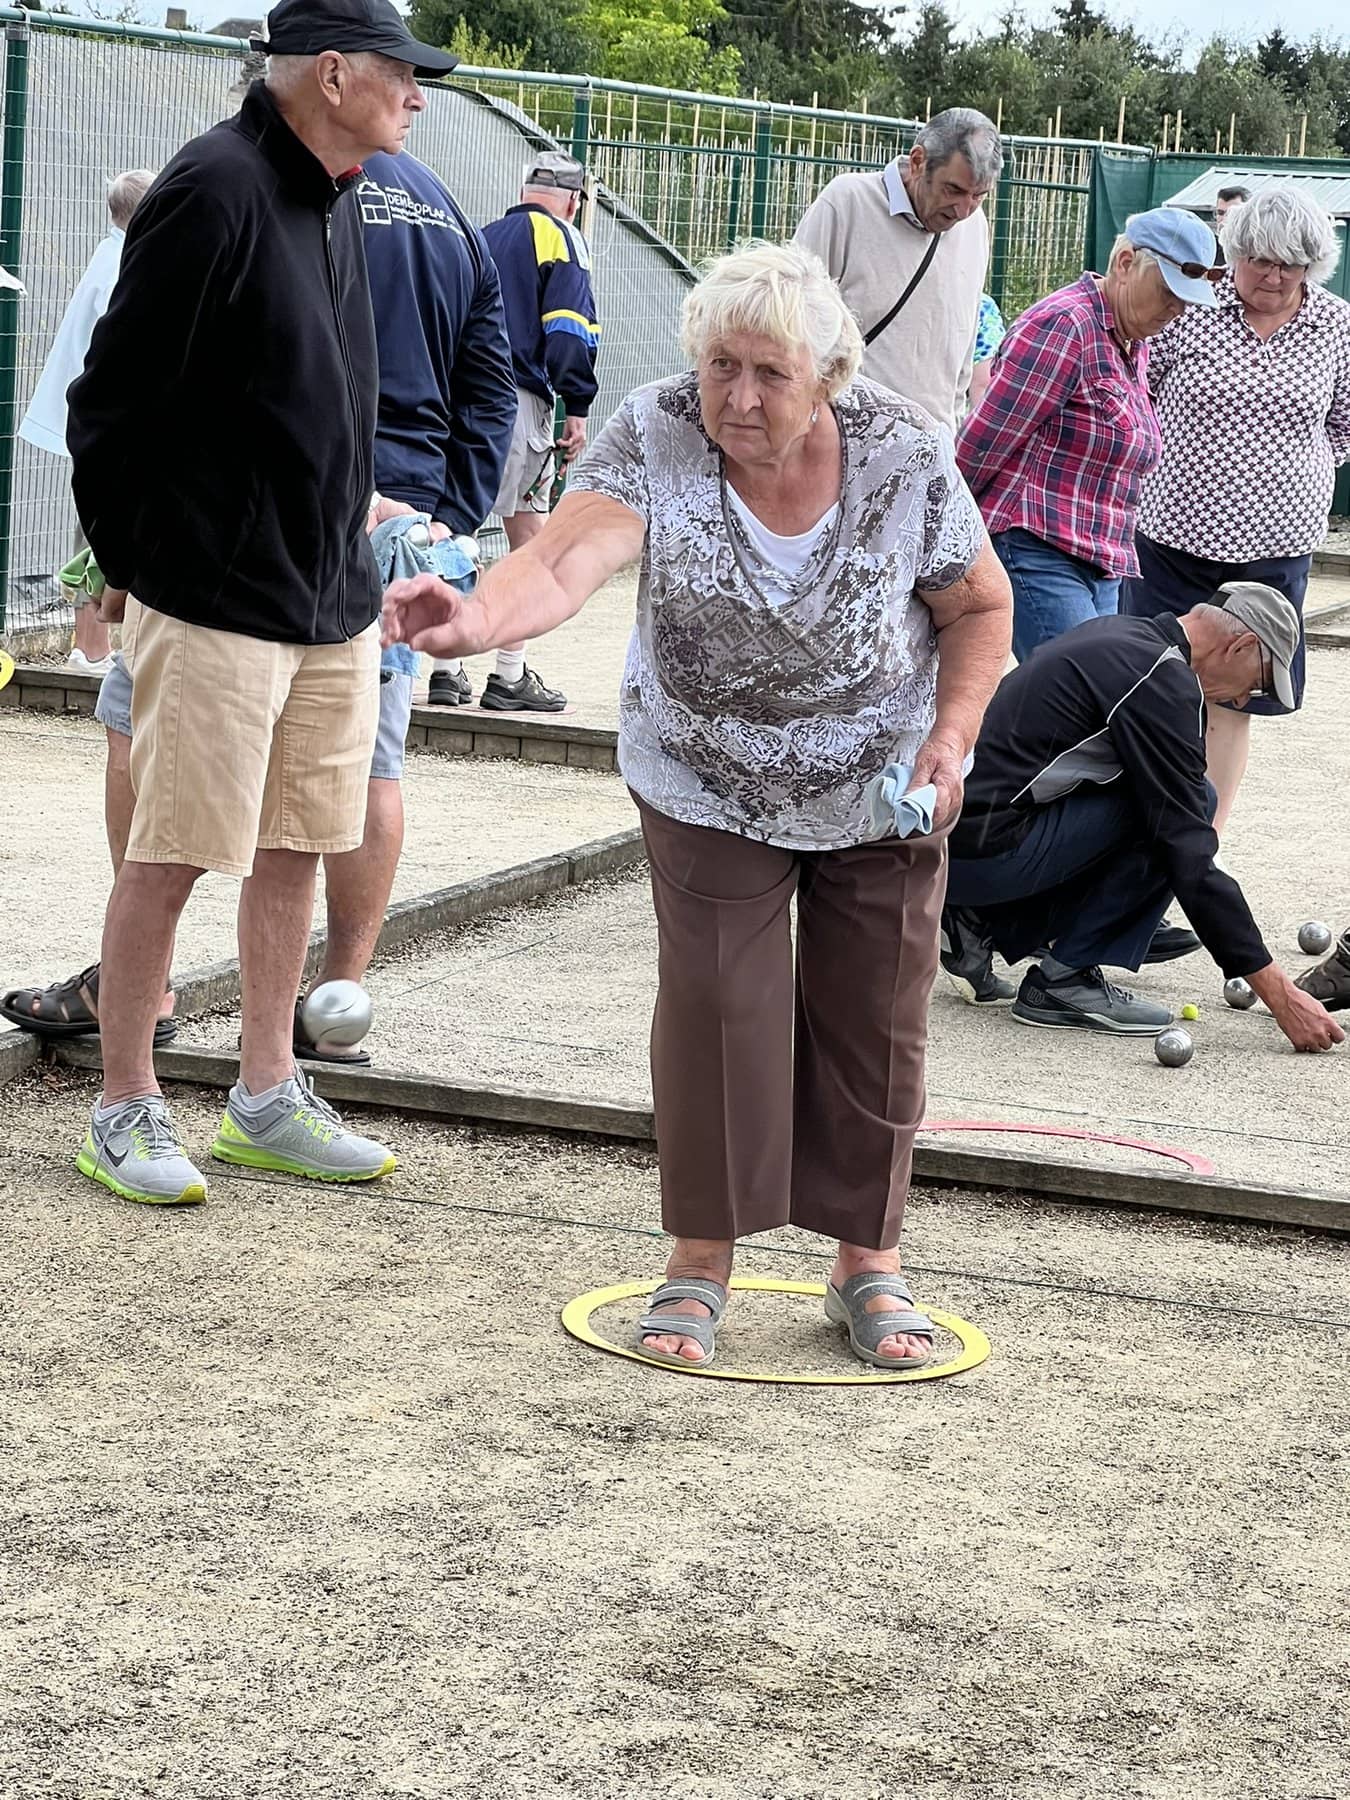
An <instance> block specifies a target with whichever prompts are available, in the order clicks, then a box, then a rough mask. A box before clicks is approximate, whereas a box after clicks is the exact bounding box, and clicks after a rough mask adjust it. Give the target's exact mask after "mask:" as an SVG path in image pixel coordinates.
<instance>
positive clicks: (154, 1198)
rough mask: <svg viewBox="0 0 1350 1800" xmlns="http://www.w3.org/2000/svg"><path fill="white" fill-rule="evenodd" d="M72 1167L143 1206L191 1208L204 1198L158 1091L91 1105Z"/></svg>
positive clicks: (199, 1179)
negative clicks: (113, 1103)
mask: <svg viewBox="0 0 1350 1800" xmlns="http://www.w3.org/2000/svg"><path fill="white" fill-rule="evenodd" d="M75 1166H76V1168H78V1169H79V1171H80V1173H81V1174H82V1175H87V1176H88V1177H89V1179H90V1180H91V1181H97V1182H98V1183H99V1184H100V1185H101V1186H103V1187H105V1188H108V1189H109V1190H110V1191H111V1192H112V1193H114V1194H120V1195H121V1197H122V1198H123V1199H124V1200H139V1201H142V1202H143V1203H144V1204H146V1205H148V1206H192V1205H196V1204H198V1203H200V1202H201V1201H203V1200H205V1198H206V1181H205V1178H204V1177H203V1175H202V1173H201V1171H200V1170H199V1169H198V1168H196V1167H195V1166H194V1164H193V1163H192V1162H190V1161H189V1159H188V1158H187V1156H186V1155H185V1154H184V1151H183V1146H182V1145H181V1144H180V1143H179V1141H178V1133H177V1132H176V1131H175V1130H174V1128H173V1121H172V1119H170V1117H169V1109H168V1107H167V1106H166V1105H165V1104H164V1097H163V1095H162V1094H142V1095H140V1096H139V1097H138V1098H137V1099H135V1100H124V1101H123V1102H122V1103H121V1105H120V1106H111V1107H107V1108H105V1107H102V1106H96V1107H95V1108H94V1111H93V1116H92V1118H91V1119H90V1121H89V1133H88V1136H87V1137H86V1138H85V1140H84V1143H83V1144H82V1145H81V1146H80V1153H79V1155H78V1156H77V1157H76V1158H75Z"/></svg>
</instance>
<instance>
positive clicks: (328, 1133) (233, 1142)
mask: <svg viewBox="0 0 1350 1800" xmlns="http://www.w3.org/2000/svg"><path fill="white" fill-rule="evenodd" d="M211 1154H212V1156H214V1157H215V1158H216V1159H217V1160H218V1161H220V1162H228V1163H240V1164H242V1165H243V1166H244V1167H245V1168H246V1169H280V1170H282V1171H284V1173H285V1174H287V1175H306V1176H308V1177H309V1178H310V1179H311V1180H312V1181H374V1180H376V1179H377V1178H378V1177H379V1176H381V1175H387V1174H388V1173H389V1172H390V1170H391V1169H393V1168H394V1167H395V1166H396V1164H397V1160H398V1159H397V1158H396V1157H395V1155H394V1153H393V1151H392V1150H390V1149H389V1148H388V1146H387V1145H385V1144H377V1143H376V1142H375V1141H374V1139H373V1138H364V1137H358V1136H357V1135H356V1133H355V1132H354V1131H348V1130H347V1128H346V1126H345V1125H344V1124H343V1123H342V1120H341V1119H340V1118H339V1117H338V1115H337V1113H336V1112H335V1111H334V1110H333V1108H332V1107H331V1106H330V1105H329V1104H328V1102H327V1101H326V1100H321V1099H320V1098H319V1096H318V1095H317V1094H316V1093H315V1092H314V1089H313V1088H312V1087H311V1086H310V1085H309V1082H308V1081H307V1080H306V1079H305V1077H304V1075H303V1074H302V1073H301V1072H300V1070H299V1069H297V1070H296V1072H295V1074H294V1075H293V1076H292V1077H291V1079H290V1080H289V1081H287V1082H284V1083H283V1084H282V1086H281V1087H279V1088H278V1089H277V1091H276V1092H275V1093H274V1094H273V1096H272V1098H271V1099H270V1100H269V1101H268V1102H267V1103H266V1105H265V1106H263V1107H260V1108H257V1107H250V1106H249V1105H248V1097H247V1096H246V1095H242V1094H241V1093H240V1089H239V1086H238V1084H237V1083H236V1085H235V1086H234V1087H232V1088H231V1089H230V1097H229V1099H228V1100H227V1101H226V1103H225V1116H224V1117H223V1118H222V1119H221V1121H220V1130H219V1131H218V1132H217V1133H216V1141H215V1143H214V1144H212V1146H211Z"/></svg>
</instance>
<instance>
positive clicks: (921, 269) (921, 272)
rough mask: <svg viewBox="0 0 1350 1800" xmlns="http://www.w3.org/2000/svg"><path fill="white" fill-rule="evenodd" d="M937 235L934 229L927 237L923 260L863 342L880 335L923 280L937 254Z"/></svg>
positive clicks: (868, 342)
mask: <svg viewBox="0 0 1350 1800" xmlns="http://www.w3.org/2000/svg"><path fill="white" fill-rule="evenodd" d="M938 235H939V234H938V233H937V232H936V231H935V232H934V233H933V235H932V237H931V238H929V240H928V248H927V249H926V250H925V251H924V253H923V261H922V262H921V263H920V264H919V266H918V268H917V269H916V270H915V271H914V273H913V274H912V275H911V276H910V278H909V286H908V287H907V288H906V289H905V291H904V293H903V294H901V296H900V298H899V299H898V300H897V301H896V303H895V305H894V306H893V307H892V308H891V310H890V311H889V312H888V313H887V314H886V317H885V318H884V319H882V320H880V321H879V322H878V323H877V324H875V325H874V326H873V327H872V329H871V330H870V331H869V332H868V333H867V334H866V335H865V336H864V338H863V343H864V344H871V343H873V342H875V340H876V339H877V338H879V337H880V336H881V334H882V332H883V331H885V329H886V327H887V326H888V325H889V324H891V323H892V321H893V320H894V319H895V318H896V317H897V315H898V314H899V312H900V310H901V308H902V307H903V306H904V304H905V302H906V301H907V300H908V299H909V297H910V295H911V294H912V293H913V292H914V290H915V288H916V287H918V285H919V283H920V282H921V281H922V280H923V278H924V276H925V275H926V274H927V273H928V265H929V263H930V262H932V260H933V258H934V257H935V256H936V255H937V247H938Z"/></svg>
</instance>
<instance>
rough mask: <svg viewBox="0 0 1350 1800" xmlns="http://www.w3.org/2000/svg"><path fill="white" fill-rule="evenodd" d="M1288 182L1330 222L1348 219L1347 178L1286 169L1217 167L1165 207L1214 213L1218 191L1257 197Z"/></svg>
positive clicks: (1349, 194)
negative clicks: (1327, 215) (1232, 189)
mask: <svg viewBox="0 0 1350 1800" xmlns="http://www.w3.org/2000/svg"><path fill="white" fill-rule="evenodd" d="M1289 181H1292V182H1293V184H1294V186H1295V187H1298V188H1301V189H1302V190H1303V192H1304V193H1305V194H1306V195H1307V196H1308V198H1309V199H1310V200H1311V201H1313V202H1314V203H1315V204H1316V205H1317V206H1320V207H1321V208H1322V210H1323V212H1326V213H1330V214H1331V216H1332V218H1334V219H1350V175H1298V174H1293V173H1291V172H1290V171H1289V170H1285V169H1281V170H1267V169H1226V168H1224V167H1223V165H1222V164H1220V163H1216V164H1215V165H1214V167H1213V168H1210V169H1206V171H1205V173H1204V174H1203V175H1197V176H1196V178H1195V180H1194V181H1192V182H1190V183H1188V185H1187V186H1186V187H1184V188H1182V190H1181V192H1180V193H1179V194H1173V195H1172V197H1171V199H1170V200H1168V201H1167V202H1166V204H1167V205H1168V206H1184V207H1185V208H1186V209H1187V210H1188V211H1189V212H1213V210H1214V202H1215V200H1216V199H1217V198H1218V194H1219V189H1220V188H1225V187H1245V188H1249V189H1250V190H1251V192H1252V193H1253V194H1256V193H1259V192H1260V191H1261V189H1262V188H1268V187H1282V186H1283V185H1284V184H1285V183H1286V182H1289Z"/></svg>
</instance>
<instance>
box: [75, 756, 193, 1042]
mask: <svg viewBox="0 0 1350 1800" xmlns="http://www.w3.org/2000/svg"><path fill="white" fill-rule="evenodd" d="M104 735H105V736H106V738H107V740H108V761H107V765H106V767H105V769H104V771H103V828H104V830H105V831H106V832H107V834H108V854H109V856H111V857H112V866H113V880H114V881H116V880H117V877H118V876H119V875H120V874H121V873H122V864H123V863H124V862H125V861H126V855H127V842H128V840H129V839H130V837H131V815H132V813H134V812H135V810H136V790H135V789H134V788H133V787H132V785H131V739H130V738H129V737H128V736H127V735H126V733H125V732H122V731H107V732H105V733H104ZM170 958H171V959H172V952H170ZM102 985H103V977H102V974H101V973H100V975H99V987H100V990H101V989H102ZM86 1004H88V1001H87V999H86ZM90 1010H91V1011H97V1008H91V1009H90ZM156 1016H157V1017H158V1018H161V1019H171V1018H172V1017H173V989H172V988H168V989H167V990H165V991H164V992H163V993H162V994H161V996H160V1002H159V1008H158V1012H157V1015H156Z"/></svg>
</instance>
